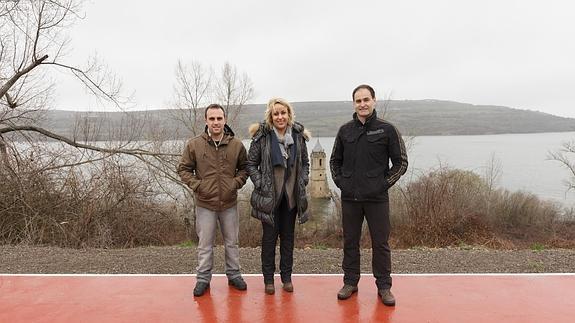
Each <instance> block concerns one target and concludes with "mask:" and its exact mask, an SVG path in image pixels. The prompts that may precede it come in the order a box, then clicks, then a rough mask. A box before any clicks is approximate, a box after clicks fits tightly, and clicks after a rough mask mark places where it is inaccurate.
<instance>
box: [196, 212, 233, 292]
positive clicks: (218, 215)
mask: <svg viewBox="0 0 575 323" xmlns="http://www.w3.org/2000/svg"><path fill="white" fill-rule="evenodd" d="M217 222H219V223H220V229H221V231H222V236H223V238H224V250H225V254H226V276H227V277H228V279H234V278H237V277H240V276H241V273H240V250H239V247H238V233H239V228H240V219H239V215H238V208H237V205H235V206H233V207H231V208H229V209H226V210H223V211H219V212H217V211H212V210H208V209H205V208H202V207H199V206H198V207H196V233H197V234H198V238H199V239H198V248H197V250H198V267H197V268H196V269H197V271H198V274H197V280H198V281H203V282H206V283H209V282H210V280H211V279H212V268H213V265H214V250H213V248H214V241H215V239H216V228H217Z"/></svg>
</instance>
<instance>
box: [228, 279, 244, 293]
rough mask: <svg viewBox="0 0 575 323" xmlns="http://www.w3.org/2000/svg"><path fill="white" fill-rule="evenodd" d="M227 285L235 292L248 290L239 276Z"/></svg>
mask: <svg viewBox="0 0 575 323" xmlns="http://www.w3.org/2000/svg"><path fill="white" fill-rule="evenodd" d="M228 285H230V286H233V287H234V288H235V289H237V290H246V289H248V285H247V284H246V282H245V281H244V279H243V278H242V277H241V276H240V277H236V278H234V279H230V280H228Z"/></svg>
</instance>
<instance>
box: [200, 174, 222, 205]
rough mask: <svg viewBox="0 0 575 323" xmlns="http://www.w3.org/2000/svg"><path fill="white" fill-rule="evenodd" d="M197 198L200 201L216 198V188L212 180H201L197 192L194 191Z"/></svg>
mask: <svg viewBox="0 0 575 323" xmlns="http://www.w3.org/2000/svg"><path fill="white" fill-rule="evenodd" d="M196 193H197V195H198V197H199V198H200V200H202V201H209V200H211V199H215V198H216V197H217V196H218V186H217V184H216V182H215V181H214V179H211V178H210V179H206V178H204V179H202V181H201V182H200V185H199V186H198V190H197V191H196Z"/></svg>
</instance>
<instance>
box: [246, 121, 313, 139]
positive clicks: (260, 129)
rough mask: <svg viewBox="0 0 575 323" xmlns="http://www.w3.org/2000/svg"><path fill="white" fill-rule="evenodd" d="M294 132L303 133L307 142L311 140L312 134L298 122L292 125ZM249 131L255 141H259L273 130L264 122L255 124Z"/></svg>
mask: <svg viewBox="0 0 575 323" xmlns="http://www.w3.org/2000/svg"><path fill="white" fill-rule="evenodd" d="M292 130H294V131H295V132H299V133H301V134H302V136H303V138H304V139H305V140H306V141H309V140H310V139H311V132H310V131H309V130H307V129H305V128H304V126H303V125H302V124H301V123H299V122H297V121H296V122H294V124H293V125H292ZM248 131H249V133H250V136H251V137H252V139H253V140H258V139H259V138H260V137H262V136H265V135H267V134H268V133H270V132H271V128H270V127H269V126H268V125H267V123H266V122H265V121H262V122H260V123H254V124H252V125H250V127H249V128H248Z"/></svg>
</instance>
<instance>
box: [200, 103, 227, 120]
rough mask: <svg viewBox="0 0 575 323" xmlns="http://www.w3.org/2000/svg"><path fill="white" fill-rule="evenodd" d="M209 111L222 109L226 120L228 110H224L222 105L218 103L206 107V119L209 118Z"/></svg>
mask: <svg viewBox="0 0 575 323" xmlns="http://www.w3.org/2000/svg"><path fill="white" fill-rule="evenodd" d="M209 109H221V110H222V112H223V113H224V118H225V117H226V110H224V107H222V106H221V105H219V104H217V103H212V104H210V105H208V106H207V107H206V110H204V119H207V118H208V110H209Z"/></svg>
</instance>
